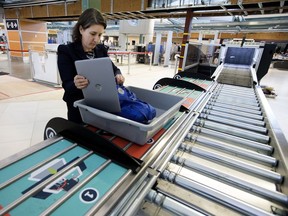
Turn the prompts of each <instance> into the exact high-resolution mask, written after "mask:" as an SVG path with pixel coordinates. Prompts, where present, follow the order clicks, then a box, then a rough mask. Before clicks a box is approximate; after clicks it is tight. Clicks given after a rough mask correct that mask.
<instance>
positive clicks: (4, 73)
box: [0, 71, 9, 76]
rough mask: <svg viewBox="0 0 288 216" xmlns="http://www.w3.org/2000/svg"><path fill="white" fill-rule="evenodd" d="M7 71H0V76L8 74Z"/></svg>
mask: <svg viewBox="0 0 288 216" xmlns="http://www.w3.org/2000/svg"><path fill="white" fill-rule="evenodd" d="M8 74H9V73H6V72H3V71H0V76H1V75H8Z"/></svg>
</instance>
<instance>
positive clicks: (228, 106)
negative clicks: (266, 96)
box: [207, 101, 262, 115]
mask: <svg viewBox="0 0 288 216" xmlns="http://www.w3.org/2000/svg"><path fill="white" fill-rule="evenodd" d="M207 105H211V106H215V107H220V108H224V109H231V110H235V111H240V112H244V113H248V114H249V113H250V114H255V115H262V112H261V110H260V107H250V108H247V107H240V106H236V105H234V104H227V103H220V102H218V101H209V102H208V103H207Z"/></svg>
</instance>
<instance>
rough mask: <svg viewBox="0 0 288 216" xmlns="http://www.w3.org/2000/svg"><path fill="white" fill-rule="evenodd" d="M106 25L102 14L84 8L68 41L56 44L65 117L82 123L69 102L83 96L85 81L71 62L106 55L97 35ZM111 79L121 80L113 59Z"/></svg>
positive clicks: (121, 77) (77, 111) (71, 102)
mask: <svg viewBox="0 0 288 216" xmlns="http://www.w3.org/2000/svg"><path fill="white" fill-rule="evenodd" d="M105 28H106V21H105V20H104V18H103V16H102V14H101V13H100V12H99V11H98V10H96V9H94V8H89V9H87V10H85V11H84V12H83V13H82V14H81V16H80V17H79V19H78V22H77V23H76V25H75V26H74V29H73V33H72V39H73V42H72V43H70V44H68V45H59V47H58V62H57V63H58V69H59V73H60V77H61V80H62V86H63V88H64V90H65V92H64V96H63V100H64V101H65V102H66V104H67V109H68V120H70V121H73V122H76V123H82V118H81V115H80V112H79V110H78V108H75V107H74V106H73V104H74V101H76V100H80V99H83V98H84V96H83V93H82V90H81V89H83V88H86V87H87V86H88V84H89V81H88V80H87V79H86V78H85V77H83V76H81V75H77V71H76V68H75V64H74V62H75V61H76V60H81V59H88V58H101V57H108V54H107V48H106V47H105V46H104V45H103V44H100V38H101V36H102V34H103V32H104V30H105ZM112 65H113V70H114V74H115V79H116V82H117V83H118V84H123V82H124V77H123V76H122V74H121V71H120V70H119V68H117V67H116V66H115V65H114V64H113V63H112Z"/></svg>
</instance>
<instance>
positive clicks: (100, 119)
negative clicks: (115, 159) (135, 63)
mask: <svg viewBox="0 0 288 216" xmlns="http://www.w3.org/2000/svg"><path fill="white" fill-rule="evenodd" d="M127 88H128V89H130V90H131V91H132V92H134V93H135V94H136V96H137V97H138V98H139V99H141V100H143V101H145V102H147V103H150V104H151V105H152V106H154V107H155V108H156V117H155V118H154V119H153V120H152V121H151V122H150V123H149V124H142V123H139V122H135V121H132V120H130V119H126V118H123V117H120V116H117V115H114V114H112V113H108V112H105V111H102V110H99V109H95V108H93V107H89V106H87V105H86V104H85V99H83V100H78V101H76V102H74V106H75V107H78V108H79V110H80V113H81V116H82V119H83V122H85V123H86V124H89V125H92V126H95V127H97V128H100V129H103V130H105V131H108V132H110V133H113V134H115V135H117V136H120V137H123V138H125V139H128V140H130V141H132V142H134V143H137V144H140V145H143V144H145V143H146V142H147V141H148V140H149V139H150V138H152V137H153V136H154V135H155V134H156V133H157V132H158V131H159V130H160V129H161V128H162V127H163V126H164V125H165V124H166V123H167V122H168V121H169V120H171V119H172V118H173V117H174V116H175V115H176V114H177V112H178V110H179V108H180V106H181V104H182V103H183V102H184V101H185V98H183V97H180V96H176V95H170V94H167V93H162V92H158V91H152V90H147V89H142V88H138V87H133V86H127Z"/></svg>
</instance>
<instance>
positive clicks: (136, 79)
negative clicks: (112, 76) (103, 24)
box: [0, 0, 288, 216]
mask: <svg viewBox="0 0 288 216" xmlns="http://www.w3.org/2000/svg"><path fill="white" fill-rule="evenodd" d="M126 3H127V4H125V5H123V2H122V3H121V1H117V0H113V1H112V0H111V1H105V0H97V1H92V0H90V1H84V0H65V1H54V0H49V1H43V0H27V1H24V0H0V15H1V17H2V18H1V17H0V33H1V34H0V36H1V41H0V188H1V190H0V215H25V214H26V215H139V216H148V215H159V216H160V215H164V216H166V215H167V216H168V215H169V216H170V215H203V216H204V215H205V216H207V215H217V216H222V215H229V216H230V215H235V216H236V215H249V216H250V215H255V216H256V215H257V216H258V215H261V216H262V215H278V216H285V215H288V207H287V206H288V142H287V140H288V122H287V119H288V113H287V109H288V88H287V83H288V22H287V20H288V1H273V0H270V1H268V0H267V1H265V0H254V1H248V0H247V1H246V0H243V1H238V0H231V1H227V0H225V1H223V0H213V1H211V0H210V1H206V0H204V1H203V0H201V1H197V0H193V1H190V0H187V1H186V0H185V1H181V0H139V1H133V0H129V1H127V2H126ZM89 7H94V8H97V9H99V11H101V12H102V13H103V16H104V17H105V18H106V20H107V24H108V25H107V29H106V31H105V33H104V35H103V36H102V39H101V43H103V44H105V45H106V46H107V47H108V55H109V57H110V59H111V61H112V62H113V63H114V64H115V65H116V66H117V67H118V68H119V69H120V70H121V72H122V74H123V76H124V77H125V83H124V85H125V86H126V87H129V88H131V90H132V91H134V93H136V96H138V97H139V98H140V99H142V100H144V101H145V102H147V103H150V104H152V105H153V106H154V107H155V108H156V117H155V118H154V119H153V120H152V121H151V122H149V123H148V124H142V123H139V122H135V121H132V120H130V119H125V118H122V117H119V116H117V115H115V114H113V113H109V112H106V111H105V110H101V109H98V108H97V107H96V108H95V107H91V106H89V105H87V103H86V102H85V99H84V100H81V101H77V102H75V104H74V105H75V106H76V107H78V108H79V110H80V112H81V116H82V119H83V122H84V123H85V124H84V125H77V124H74V123H72V122H70V121H68V120H67V107H66V103H65V102H64V101H63V99H62V97H63V94H64V90H63V88H62V86H61V84H62V82H61V79H60V76H59V71H58V66H57V47H58V46H59V44H68V43H70V42H71V41H72V37H71V34H72V33H71V31H72V28H73V26H74V25H75V23H76V21H77V18H78V17H79V15H80V14H81V12H82V11H84V10H85V9H86V8H89ZM1 19H2V20H1ZM31 206H33V208H31Z"/></svg>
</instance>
